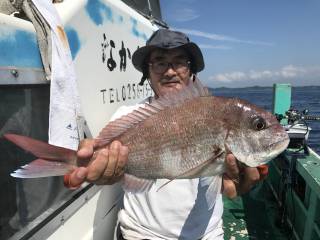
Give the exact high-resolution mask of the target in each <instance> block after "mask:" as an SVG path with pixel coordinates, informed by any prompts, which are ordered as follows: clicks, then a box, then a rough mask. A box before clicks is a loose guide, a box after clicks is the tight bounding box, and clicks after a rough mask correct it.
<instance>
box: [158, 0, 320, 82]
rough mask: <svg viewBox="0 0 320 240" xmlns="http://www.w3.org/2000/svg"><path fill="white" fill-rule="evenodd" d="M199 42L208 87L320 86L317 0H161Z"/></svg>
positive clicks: (165, 12)
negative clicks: (276, 83) (276, 84)
mask: <svg viewBox="0 0 320 240" xmlns="http://www.w3.org/2000/svg"><path fill="white" fill-rule="evenodd" d="M160 4H161V7H162V17H163V19H164V20H165V22H166V23H167V24H168V25H169V26H170V27H171V28H173V29H176V30H180V31H183V32H185V33H187V34H188V36H189V37H190V39H191V40H192V41H193V42H195V43H197V44H198V45H199V46H200V48H201V50H202V52H203V55H204V58H205V64H206V68H205V70H204V71H202V72H201V73H199V77H200V78H201V79H202V81H204V82H205V84H206V85H208V86H210V87H221V86H224V87H246V86H254V85H260V86H272V84H273V83H275V82H280V83H291V84H292V85H293V86H303V85H320V1H319V0H160Z"/></svg>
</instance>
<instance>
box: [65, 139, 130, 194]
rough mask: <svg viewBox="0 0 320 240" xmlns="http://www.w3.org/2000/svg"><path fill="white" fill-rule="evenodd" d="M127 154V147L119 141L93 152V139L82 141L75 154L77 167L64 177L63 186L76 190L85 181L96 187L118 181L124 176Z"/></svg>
mask: <svg viewBox="0 0 320 240" xmlns="http://www.w3.org/2000/svg"><path fill="white" fill-rule="evenodd" d="M128 153H129V151H128V147H126V146H124V145H122V144H121V143H120V142H119V141H114V142H112V143H111V145H110V146H109V147H106V148H102V149H99V150H97V151H95V149H94V140H93V139H85V140H82V141H81V142H80V145H79V150H78V152H77V157H78V159H77V164H78V166H79V167H78V168H76V169H75V170H74V171H73V172H72V173H70V174H69V175H66V176H65V185H67V186H68V187H70V188H76V187H78V186H79V185H81V184H82V183H83V182H85V181H87V182H91V183H95V184H98V185H102V184H108V185H109V184H113V183H115V182H117V181H119V180H120V179H121V178H122V176H123V174H124V171H123V168H124V166H125V165H126V163H127V160H128Z"/></svg>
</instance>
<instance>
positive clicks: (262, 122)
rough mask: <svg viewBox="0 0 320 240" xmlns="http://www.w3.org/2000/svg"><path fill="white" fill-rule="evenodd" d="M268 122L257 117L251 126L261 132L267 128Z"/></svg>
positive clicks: (253, 119)
mask: <svg viewBox="0 0 320 240" xmlns="http://www.w3.org/2000/svg"><path fill="white" fill-rule="evenodd" d="M266 125H267V124H266V121H265V120H264V119H263V118H262V117H259V116H255V117H253V118H252V120H251V126H252V128H253V129H254V130H257V131H260V130H263V129H265V128H266Z"/></svg>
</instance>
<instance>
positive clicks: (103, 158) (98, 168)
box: [87, 148, 109, 182]
mask: <svg viewBox="0 0 320 240" xmlns="http://www.w3.org/2000/svg"><path fill="white" fill-rule="evenodd" d="M108 162H109V150H108V149H107V148H102V149H100V150H99V151H97V152H96V153H95V154H94V156H93V159H92V161H91V164H90V165H89V166H88V176H87V181H88V182H95V181H97V180H98V179H99V178H100V177H101V176H102V175H103V174H104V172H105V169H106V168H107V167H108Z"/></svg>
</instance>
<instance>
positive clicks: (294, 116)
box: [275, 107, 320, 155]
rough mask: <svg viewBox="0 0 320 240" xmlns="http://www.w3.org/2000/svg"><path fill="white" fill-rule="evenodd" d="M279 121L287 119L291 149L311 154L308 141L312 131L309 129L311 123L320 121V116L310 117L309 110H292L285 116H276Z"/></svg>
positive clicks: (286, 127)
mask: <svg viewBox="0 0 320 240" xmlns="http://www.w3.org/2000/svg"><path fill="white" fill-rule="evenodd" d="M275 116H276V118H277V119H278V121H281V120H282V119H287V120H288V124H287V125H285V126H284V128H285V129H286V131H287V133H288V135H289V138H290V143H289V148H297V149H298V150H297V151H300V150H302V149H303V150H304V152H305V154H307V155H308V154H309V149H308V144H307V140H308V137H309V133H310V131H311V130H312V129H311V128H310V127H309V124H308V122H309V121H320V116H317V115H309V110H308V109H304V110H303V111H302V112H301V111H299V110H297V109H295V108H292V107H291V108H290V109H289V110H288V111H286V112H285V114H284V115H283V114H275Z"/></svg>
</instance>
